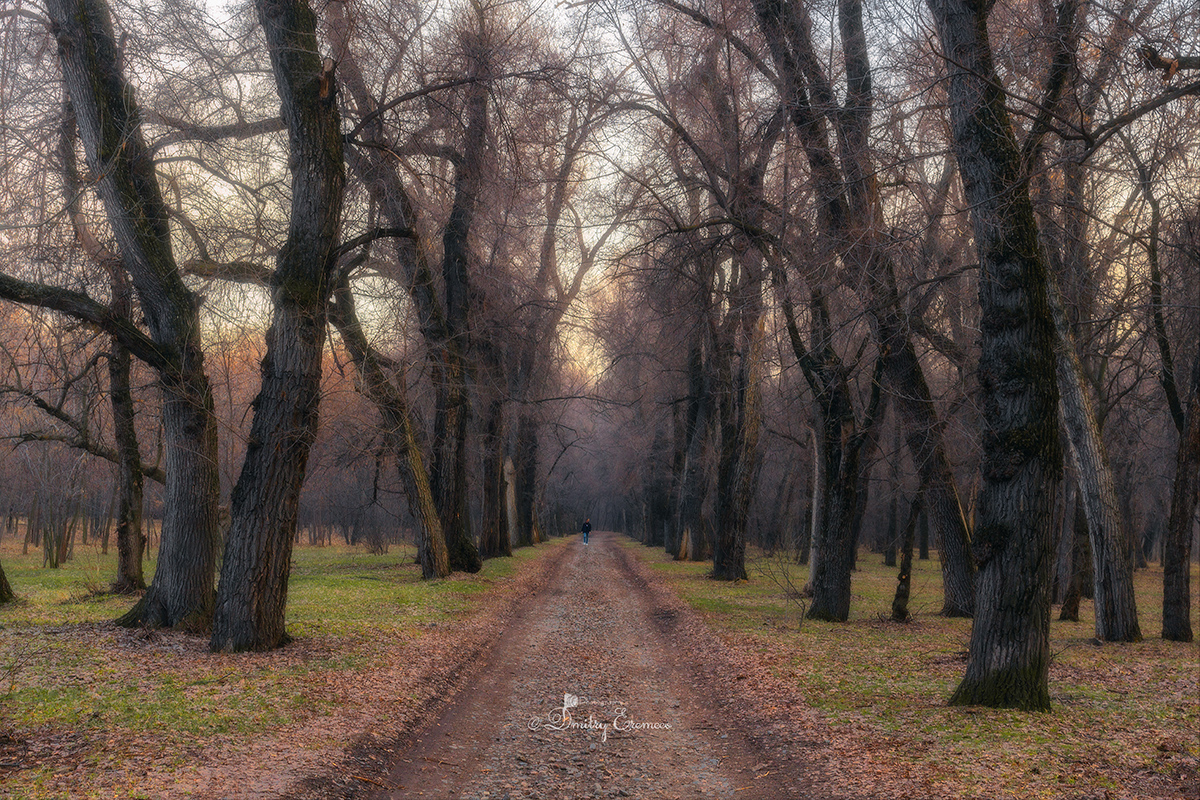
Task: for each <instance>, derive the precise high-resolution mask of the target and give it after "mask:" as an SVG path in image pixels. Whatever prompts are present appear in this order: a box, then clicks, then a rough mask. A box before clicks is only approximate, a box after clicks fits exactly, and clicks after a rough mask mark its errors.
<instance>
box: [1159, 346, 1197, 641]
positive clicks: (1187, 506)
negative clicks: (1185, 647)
mask: <svg viewBox="0 0 1200 800" xmlns="http://www.w3.org/2000/svg"><path fill="white" fill-rule="evenodd" d="M1198 499H1200V354H1198V355H1197V356H1196V363H1195V364H1194V365H1193V367H1192V385H1191V388H1190V390H1189V391H1188V398H1187V412H1186V414H1185V415H1184V425H1183V431H1182V432H1181V433H1180V436H1179V451H1178V453H1177V454H1176V456H1175V483H1174V485H1173V486H1172V487H1171V515H1170V517H1169V518H1168V520H1167V538H1166V542H1165V543H1164V546H1163V631H1162V637H1163V638H1164V639H1170V640H1171V641H1175V642H1190V641H1192V622H1191V618H1190V617H1191V587H1190V586H1189V583H1190V580H1191V574H1190V573H1191V568H1192V527H1193V525H1194V522H1193V520H1194V519H1195V517H1196V503H1197V501H1198Z"/></svg>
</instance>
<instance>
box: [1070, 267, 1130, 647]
mask: <svg viewBox="0 0 1200 800" xmlns="http://www.w3.org/2000/svg"><path fill="white" fill-rule="evenodd" d="M1047 294H1048V296H1049V297H1050V302H1051V306H1052V309H1053V313H1054V324H1055V329H1056V333H1057V338H1056V340H1055V352H1056V358H1055V367H1056V376H1057V379H1058V391H1059V397H1060V403H1059V416H1060V419H1061V421H1062V428H1063V430H1064V431H1066V434H1067V442H1068V444H1069V445H1070V446H1069V448H1068V449H1069V452H1070V454H1071V461H1072V463H1073V464H1074V466H1075V476H1076V484H1077V486H1078V487H1079V504H1080V505H1081V506H1082V507H1083V510H1084V513H1085V514H1086V516H1087V527H1088V533H1089V535H1090V537H1091V548H1092V572H1093V576H1094V578H1095V582H1096V583H1095V590H1094V594H1093V598H1094V599H1095V604H1096V638H1097V639H1100V640H1101V641H1110V642H1140V641H1141V640H1142V631H1141V628H1140V627H1139V626H1138V616H1137V601H1136V600H1135V598H1134V594H1133V565H1132V563H1130V559H1129V555H1130V553H1129V538H1128V536H1127V534H1126V531H1125V530H1123V528H1122V525H1121V513H1120V510H1119V509H1118V508H1117V496H1116V492H1115V490H1114V488H1113V479H1112V469H1111V468H1110V467H1109V465H1108V457H1107V456H1106V455H1105V453H1104V444H1103V442H1101V440H1100V432H1099V430H1097V427H1096V417H1095V415H1094V414H1093V413H1092V409H1091V403H1090V401H1089V400H1088V397H1087V393H1086V390H1085V389H1084V386H1083V375H1082V372H1081V369H1080V366H1079V359H1078V356H1076V354H1075V344H1074V341H1073V340H1072V338H1071V334H1070V331H1069V330H1068V327H1067V316H1066V314H1065V313H1064V311H1063V309H1062V304H1061V302H1060V300H1059V298H1058V290H1057V288H1056V287H1055V286H1053V285H1049V286H1048V287H1047Z"/></svg>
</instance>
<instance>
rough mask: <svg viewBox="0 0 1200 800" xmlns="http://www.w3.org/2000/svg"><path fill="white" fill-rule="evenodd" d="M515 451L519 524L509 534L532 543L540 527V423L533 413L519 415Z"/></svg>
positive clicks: (524, 543) (523, 543)
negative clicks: (536, 508) (537, 508)
mask: <svg viewBox="0 0 1200 800" xmlns="http://www.w3.org/2000/svg"><path fill="white" fill-rule="evenodd" d="M513 454H514V456H515V458H514V459H513V467H514V475H515V480H516V484H515V486H514V487H513V491H514V492H515V494H516V504H517V527H516V530H515V531H510V532H509V536H510V538H515V539H516V545H517V546H518V547H528V546H529V545H531V544H533V542H534V536H535V533H534V532H535V530H536V528H537V521H536V518H535V515H534V504H535V501H536V499H537V470H538V423H537V420H536V419H535V418H534V417H533V415H532V414H526V413H522V414H521V415H520V416H518V417H517V441H516V447H515V448H514V453H513Z"/></svg>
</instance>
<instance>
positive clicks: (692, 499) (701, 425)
mask: <svg viewBox="0 0 1200 800" xmlns="http://www.w3.org/2000/svg"><path fill="white" fill-rule="evenodd" d="M711 383H712V381H711V379H710V377H709V368H708V365H707V363H706V359H705V358H704V355H703V350H702V348H701V347H700V345H699V344H698V343H693V345H692V347H691V348H690V350H689V354H688V410H687V449H686V454H685V456H684V465H683V485H682V486H681V488H680V491H679V511H678V516H679V532H680V547H679V556H678V557H679V558H681V559H683V560H687V561H702V560H704V550H705V543H704V529H703V507H704V497H705V495H706V494H707V493H708V474H707V469H706V468H705V463H706V461H707V460H708V439H709V419H710V417H711V414H712V406H713V398H712V388H711Z"/></svg>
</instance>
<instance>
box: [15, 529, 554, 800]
mask: <svg viewBox="0 0 1200 800" xmlns="http://www.w3.org/2000/svg"><path fill="white" fill-rule="evenodd" d="M546 551H547V548H546V547H538V548H523V549H520V550H518V551H517V552H516V555H514V556H513V557H512V558H501V559H490V560H488V561H485V562H484V568H483V570H482V571H481V572H480V573H478V574H477V575H454V576H452V577H450V578H447V579H445V580H436V581H422V580H421V578H420V571H419V568H418V567H417V566H416V565H415V564H414V563H413V561H414V559H413V556H414V550H413V548H411V547H405V546H392V547H391V548H390V550H389V552H388V553H386V554H383V555H371V554H369V553H367V552H365V551H364V550H363V549H361V548H358V547H348V546H345V545H335V546H331V547H297V548H296V549H295V551H294V553H293V569H292V576H291V581H290V584H289V586H290V589H289V598H288V611H287V629H288V632H289V634H290V635H291V636H292V637H294V638H295V640H296V642H295V643H294V644H293V645H290V646H288V647H285V648H283V649H282V650H280V651H276V652H274V653H265V654H236V655H228V654H220V655H213V654H209V653H208V652H207V649H206V646H205V645H206V641H205V640H204V639H201V638H197V637H187V636H184V635H182V634H173V633H166V634H157V633H149V632H145V631H124V630H120V629H117V628H116V627H115V626H112V625H110V624H109V623H110V622H111V620H113V619H114V618H116V617H117V616H119V615H120V614H121V613H122V612H124V611H125V610H126V609H128V608H129V607H130V605H132V603H133V599H132V598H129V597H120V596H113V595H106V594H98V593H97V592H98V591H100V590H102V589H103V588H105V587H106V586H107V585H108V584H109V583H110V582H111V581H112V579H113V576H114V575H115V571H116V559H115V555H114V554H112V553H109V554H101V553H100V552H99V549H98V548H96V547H90V546H87V547H85V546H77V547H76V551H75V555H74V557H73V558H72V559H71V560H70V561H68V562H67V563H66V564H64V565H63V566H62V567H60V568H59V569H46V568H43V567H42V566H41V554H40V552H31V553H29V554H27V555H23V554H22V553H21V550H20V544H19V543H17V542H13V541H12V540H6V541H5V542H3V543H2V545H0V562H2V563H3V565H4V569H5V572H6V574H7V575H8V578H9V581H10V583H11V584H12V586H13V589H14V590H15V592H16V593H17V595H18V598H19V599H18V602H16V603H10V604H7V605H5V606H0V734H3V733H7V732H11V733H13V734H14V735H17V736H19V737H22V738H29V737H35V738H36V737H39V736H50V735H53V734H54V733H55V732H62V731H68V732H73V733H75V734H82V735H84V736H85V737H87V738H88V739H89V740H90V741H101V740H108V741H110V742H112V741H122V740H123V739H125V738H126V737H136V738H137V739H138V740H139V741H146V740H147V738H149V740H151V741H153V742H154V746H155V747H156V748H159V749H161V751H162V752H164V753H171V752H177V753H181V754H182V753H183V752H185V751H186V750H187V748H195V747H199V746H203V745H205V744H206V743H207V742H209V741H214V740H215V737H220V741H222V742H227V741H230V740H231V739H230V737H232V740H235V741H236V740H238V739H240V740H243V741H245V740H248V739H250V738H253V737H255V736H260V735H264V734H267V733H271V732H274V731H277V730H279V729H281V728H284V727H286V726H288V725H290V724H292V723H296V722H298V721H302V720H303V719H305V718H307V717H310V716H311V715H313V714H316V713H330V714H336V713H338V707H337V699H336V697H335V696H334V695H333V694H332V693H330V692H328V691H326V690H323V689H321V688H320V687H322V686H323V685H324V678H325V676H337V678H338V679H344V678H345V677H346V675H347V674H348V673H349V674H363V675H369V674H370V672H371V670H373V669H374V668H376V667H378V666H379V665H380V664H381V663H382V662H383V660H384V659H386V658H388V657H389V655H390V653H391V652H394V649H393V650H392V651H389V648H394V646H395V644H396V643H398V642H413V641H416V640H420V639H421V637H423V636H425V635H427V634H428V633H429V632H431V631H434V630H438V631H442V630H446V629H447V627H449V628H450V629H452V628H453V626H454V625H455V624H456V623H457V622H458V621H460V620H463V619H465V618H466V617H467V616H469V615H470V614H471V613H472V611H473V609H474V608H475V607H476V603H475V601H476V599H477V598H478V597H479V596H480V594H481V593H482V592H484V591H485V590H487V589H488V588H489V587H491V586H493V585H496V584H500V583H503V582H505V581H508V580H510V579H511V578H512V577H513V576H514V575H515V574H516V572H517V570H518V569H519V568H520V566H521V565H522V564H525V563H527V562H530V561H532V560H534V559H537V558H540V557H542V556H544V555H545V553H546ZM146 566H147V574H148V575H150V574H152V573H153V568H154V561H153V559H151V560H149V561H148V563H147V565H146ZM88 757H89V758H90V757H95V758H102V760H106V762H105V767H106V768H112V767H113V766H114V764H116V765H118V766H119V764H117V762H120V761H121V760H122V759H134V760H136V758H137V756H136V754H135V753H126V754H124V755H114V754H112V753H106V754H105V755H104V756H103V757H101V756H98V755H96V756H88ZM180 759H181V760H180V765H181V766H182V765H183V764H184V762H185V761H186V759H185V758H184V757H183V756H182V755H181V756H180ZM0 761H3V759H2V758H0ZM128 763H133V762H132V761H130V762H128ZM53 775H54V769H53V768H51V767H47V766H45V765H43V766H42V767H39V768H34V769H24V770H21V771H19V772H17V773H14V774H12V775H9V776H7V777H5V778H4V780H5V782H10V781H15V786H21V787H23V788H22V789H21V790H20V791H19V792H18V794H17V795H15V796H30V797H43V796H55V794H54V791H52V790H51V789H50V788H47V787H46V786H43V782H44V781H46V780H50V778H51V777H52V776H53ZM13 791H17V790H16V789H15V788H14V790H13ZM0 794H3V793H0ZM4 796H9V795H4ZM106 796H108V795H106ZM121 796H136V792H135V793H132V794H129V795H121Z"/></svg>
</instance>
